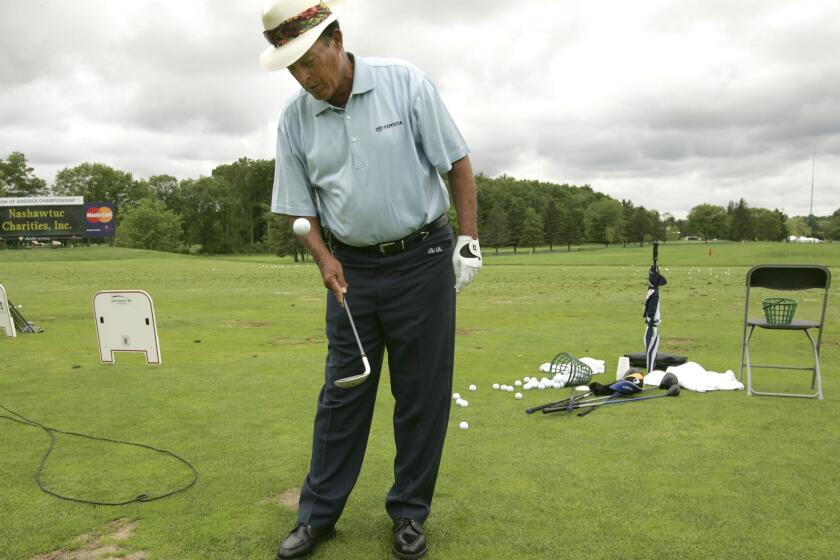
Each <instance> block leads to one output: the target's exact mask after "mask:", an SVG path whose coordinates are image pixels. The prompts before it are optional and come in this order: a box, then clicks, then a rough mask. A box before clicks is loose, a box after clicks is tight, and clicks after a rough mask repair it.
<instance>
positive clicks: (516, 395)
mask: <svg viewBox="0 0 840 560" xmlns="http://www.w3.org/2000/svg"><path fill="white" fill-rule="evenodd" d="M513 398H514V399H516V400H521V399H522V393H516V394H515V395H513Z"/></svg>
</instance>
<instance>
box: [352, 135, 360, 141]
mask: <svg viewBox="0 0 840 560" xmlns="http://www.w3.org/2000/svg"><path fill="white" fill-rule="evenodd" d="M351 140H352V141H353V142H358V141H359V139H358V138H356V137H355V136H354V137H353V138H351Z"/></svg>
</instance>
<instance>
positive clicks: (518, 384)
mask: <svg viewBox="0 0 840 560" xmlns="http://www.w3.org/2000/svg"><path fill="white" fill-rule="evenodd" d="M513 384H514V385H516V386H517V387H522V382H521V381H520V380H518V379H517V380H516V381H514V382H513Z"/></svg>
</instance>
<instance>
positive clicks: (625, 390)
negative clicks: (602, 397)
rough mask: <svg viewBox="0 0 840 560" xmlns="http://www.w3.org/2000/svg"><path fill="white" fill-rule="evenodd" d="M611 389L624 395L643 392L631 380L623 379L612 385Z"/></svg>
mask: <svg viewBox="0 0 840 560" xmlns="http://www.w3.org/2000/svg"><path fill="white" fill-rule="evenodd" d="M610 389H612V390H613V391H615V392H616V393H620V394H622V395H635V394H636V393H638V392H639V391H641V390H642V388H641V387H639V386H638V385H637V384H635V383H633V382H632V381H630V380H629V379H621V380H619V381H616V382H615V383H613V384H612V385H610Z"/></svg>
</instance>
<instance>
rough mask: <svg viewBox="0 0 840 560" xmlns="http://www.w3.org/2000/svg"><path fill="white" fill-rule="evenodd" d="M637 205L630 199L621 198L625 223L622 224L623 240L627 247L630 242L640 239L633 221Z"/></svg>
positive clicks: (622, 215)
mask: <svg viewBox="0 0 840 560" xmlns="http://www.w3.org/2000/svg"><path fill="white" fill-rule="evenodd" d="M635 210H636V207H635V206H633V202H632V201H630V200H624V199H622V200H621V217H622V218H623V223H622V226H621V241H622V243H623V244H624V246H625V247H627V244H628V243H632V242H633V241H638V238H639V236H640V233H639V231H638V230H637V229H636V228H635V227H634V223H633V214H634V213H635Z"/></svg>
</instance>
